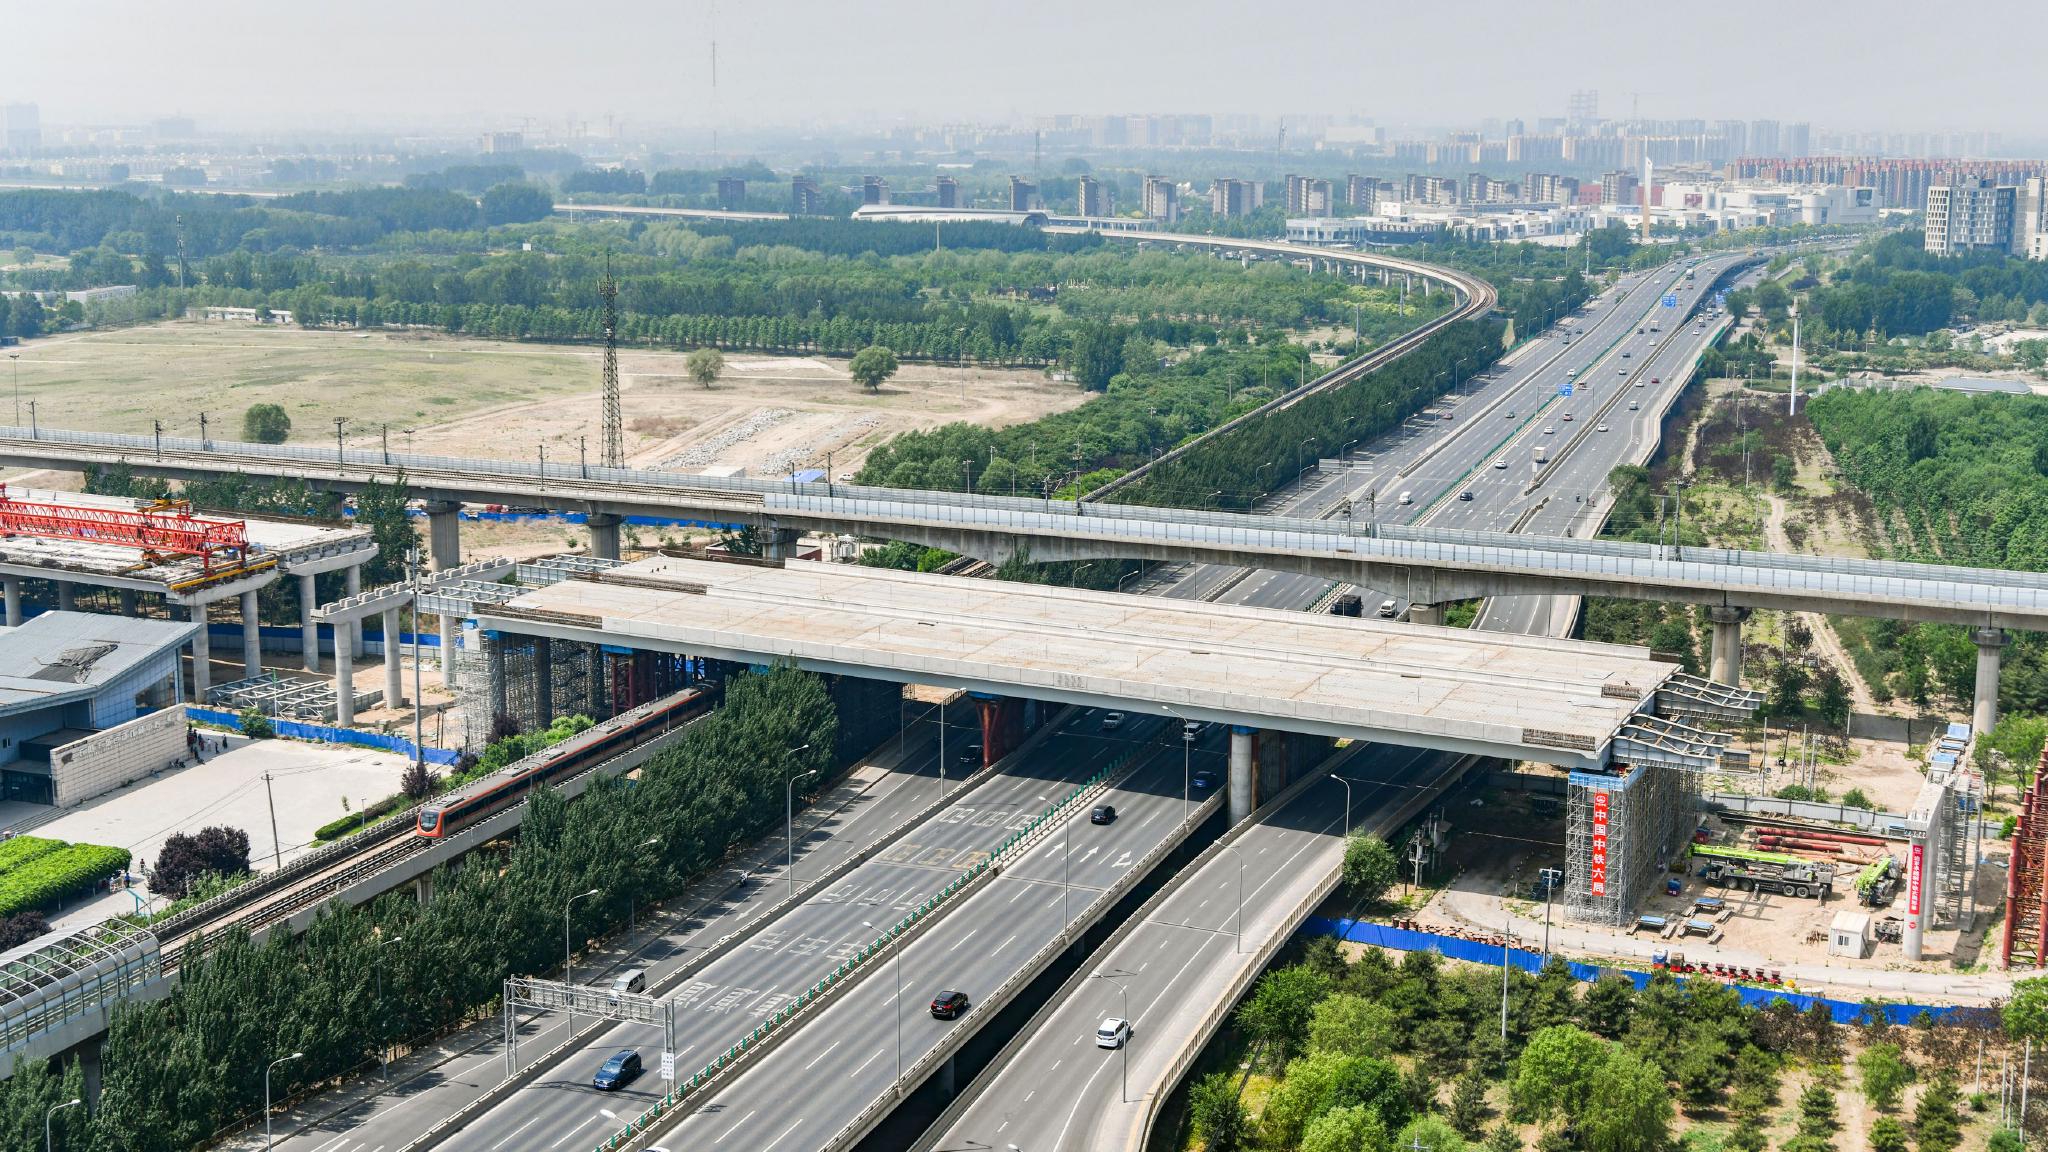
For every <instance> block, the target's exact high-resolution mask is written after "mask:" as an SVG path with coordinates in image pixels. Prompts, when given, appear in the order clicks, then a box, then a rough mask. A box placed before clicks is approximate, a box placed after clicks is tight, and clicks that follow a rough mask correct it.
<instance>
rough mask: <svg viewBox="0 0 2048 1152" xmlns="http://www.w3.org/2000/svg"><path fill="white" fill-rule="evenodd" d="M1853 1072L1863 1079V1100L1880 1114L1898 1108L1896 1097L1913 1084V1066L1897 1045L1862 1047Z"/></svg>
mask: <svg viewBox="0 0 2048 1152" xmlns="http://www.w3.org/2000/svg"><path fill="white" fill-rule="evenodd" d="M1856 1071H1857V1072H1858V1073H1859V1074H1860V1075H1861V1076H1862V1077H1863V1098H1864V1099H1866V1100H1868V1101H1870V1103H1871V1105H1872V1106H1873V1107H1875V1108H1876V1109H1877V1110H1878V1111H1880V1112H1890V1111H1893V1110H1895V1109H1897V1108H1898V1106H1899V1097H1900V1096H1901V1095H1902V1094H1903V1093H1904V1092H1905V1090H1906V1085H1907V1084H1910V1083H1912V1081H1913V1066H1912V1065H1911V1064H1908V1063H1906V1059H1905V1056H1904V1054H1902V1053H1901V1052H1900V1051H1899V1046H1898V1045H1897V1044H1872V1045H1870V1046H1869V1047H1867V1048H1865V1049H1864V1050H1863V1051H1862V1052H1861V1053H1860V1054H1859V1055H1857V1057H1856Z"/></svg>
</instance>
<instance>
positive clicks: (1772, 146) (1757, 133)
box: [1749, 120, 1785, 156]
mask: <svg viewBox="0 0 2048 1152" xmlns="http://www.w3.org/2000/svg"><path fill="white" fill-rule="evenodd" d="M1749 153H1750V155H1752V156H1783V155H1784V154H1785V150H1784V149H1783V148H1782V147H1780V146H1779V143H1778V122H1777V121H1776V120H1751V121H1750V122H1749Z"/></svg>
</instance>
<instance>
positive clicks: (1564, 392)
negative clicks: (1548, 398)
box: [1557, 384, 1572, 396]
mask: <svg viewBox="0 0 2048 1152" xmlns="http://www.w3.org/2000/svg"><path fill="white" fill-rule="evenodd" d="M1557 394H1558V395H1559V396H1569V395H1571V394H1572V386H1571V385H1570V384H1560V385H1558V389H1557Z"/></svg>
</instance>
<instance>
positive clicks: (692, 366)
mask: <svg viewBox="0 0 2048 1152" xmlns="http://www.w3.org/2000/svg"><path fill="white" fill-rule="evenodd" d="M683 371H685V372H687V373H689V374H690V379H692V380H695V381H696V382H697V383H699V384H702V385H703V386H704V387H706V388H709V387H711V386H712V385H713V384H716V383H718V374H719V373H720V372H723V371H725V353H723V352H720V351H719V350H718V349H716V348H699V349H696V350H695V351H693V352H691V353H690V354H689V355H688V356H685V357H683ZM880 386H881V385H880V384H879V383H877V384H876V387H878V388H879V387H880Z"/></svg>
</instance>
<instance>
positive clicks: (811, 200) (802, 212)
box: [789, 176, 818, 216]
mask: <svg viewBox="0 0 2048 1152" xmlns="http://www.w3.org/2000/svg"><path fill="white" fill-rule="evenodd" d="M789 211H790V214H791V215H794V216H816V215H817V214H818V182H817V181H816V180H813V179H811V178H810V177H809V176H792V177H790V179H789Z"/></svg>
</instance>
